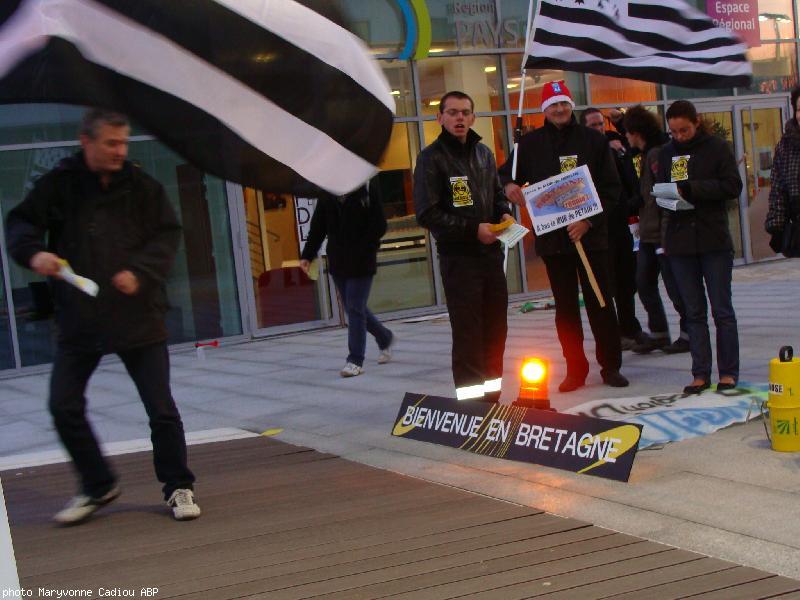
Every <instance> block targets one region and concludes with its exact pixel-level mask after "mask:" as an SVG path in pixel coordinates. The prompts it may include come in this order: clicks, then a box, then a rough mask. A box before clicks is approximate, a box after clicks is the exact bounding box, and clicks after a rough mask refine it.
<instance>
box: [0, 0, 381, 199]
mask: <svg viewBox="0 0 800 600" xmlns="http://www.w3.org/2000/svg"><path fill="white" fill-rule="evenodd" d="M313 1H314V0H305V2H304V3H305V4H309V3H312V2H313ZM0 102H2V103H12V102H65V103H72V104H83V105H95V106H104V107H109V108H114V109H117V110H120V111H122V112H125V113H127V114H128V115H130V116H131V117H132V118H133V119H134V120H135V121H136V122H138V123H139V124H141V125H142V126H143V127H145V128H146V129H147V130H149V131H150V132H152V133H153V134H154V135H156V136H157V137H158V138H159V139H160V140H161V141H162V142H164V143H165V144H167V145H168V146H170V147H171V148H172V149H173V150H175V151H176V152H178V153H179V154H181V155H183V156H184V157H185V158H186V159H187V160H189V161H190V162H192V163H194V164H195V165H196V166H198V167H199V168H201V169H203V170H205V171H207V172H209V173H212V174H215V175H218V176H220V177H223V178H225V179H228V180H231V181H236V182H239V183H243V184H245V185H250V186H255V187H260V188H263V189H268V190H271V191H286V192H290V191H292V190H294V189H296V187H297V186H298V184H301V183H302V184H303V185H306V184H305V182H310V183H312V184H314V185H316V186H319V187H321V188H324V189H326V190H329V191H331V192H333V193H335V194H343V193H345V192H348V191H350V190H352V189H354V188H356V187H358V186H359V185H361V184H362V183H364V182H365V181H366V180H367V179H369V177H371V176H372V175H373V174H374V173H375V172H376V170H377V167H376V165H377V164H378V162H379V161H380V158H381V156H382V154H383V151H384V149H385V147H386V144H387V143H388V140H389V136H390V135H391V127H392V118H393V111H394V99H393V98H392V96H391V93H390V89H389V86H388V84H387V82H386V79H385V77H384V76H383V74H382V72H381V70H380V68H379V67H378V65H377V63H376V62H375V61H374V60H373V59H372V58H371V57H370V56H369V53H368V50H367V49H366V47H365V46H364V45H363V44H362V43H361V41H360V40H358V39H357V38H356V37H355V36H353V35H352V34H351V33H349V32H348V31H347V30H345V29H344V28H342V27H341V26H340V25H338V24H336V23H334V22H333V21H331V20H328V19H327V18H325V17H323V16H322V15H321V14H319V13H318V12H316V11H314V10H312V9H311V8H309V7H308V6H304V5H303V4H300V3H298V2H296V1H295V0H3V2H0Z"/></svg>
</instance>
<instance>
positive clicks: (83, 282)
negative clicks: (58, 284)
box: [58, 259, 100, 297]
mask: <svg viewBox="0 0 800 600" xmlns="http://www.w3.org/2000/svg"><path fill="white" fill-rule="evenodd" d="M59 262H60V263H61V270H60V271H59V272H58V274H59V275H60V276H61V279H63V280H64V281H66V282H67V283H71V284H72V285H74V286H75V287H76V288H78V289H79V290H80V291H82V292H84V293H85V294H89V295H90V296H92V297H94V296H97V292H98V291H100V288H99V287H98V285H97V284H96V283H95V282H94V281H92V280H91V279H87V278H86V277H81V276H80V275H76V274H75V271H73V270H72V267H70V266H69V263H68V262H67V261H65V260H63V259H61V260H60V261H59Z"/></svg>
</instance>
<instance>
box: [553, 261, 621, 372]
mask: <svg viewBox="0 0 800 600" xmlns="http://www.w3.org/2000/svg"><path fill="white" fill-rule="evenodd" d="M586 255H587V257H588V259H589V264H590V265H591V267H592V271H594V276H595V278H596V279H597V284H598V286H599V287H600V291H601V292H602V293H603V296H604V298H605V301H606V306H605V308H600V304H599V303H598V301H597V298H596V297H595V294H594V291H593V290H592V287H591V284H590V283H589V279H588V277H587V275H586V270H585V269H584V268H583V264H582V263H581V259H580V257H579V256H578V255H577V254H563V255H555V256H544V257H542V258H543V259H544V264H545V267H546V268H547V276H548V277H549V278H550V287H551V289H552V291H553V298H554V299H555V302H556V331H557V332H558V340H559V342H561V351H562V352H563V354H564V358H565V359H566V361H567V373H568V374H569V375H573V376H575V377H585V376H586V374H587V373H588V372H589V361H588V360H587V359H586V354H585V353H584V351H583V326H582V324H581V313H580V304H579V302H578V280H580V285H581V290H582V291H583V301H584V305H585V306H586V314H587V315H588V316H589V325H590V327H591V328H592V333H593V334H594V339H595V352H596V355H597V362H598V363H599V364H600V367H601V371H600V372H601V374H606V373H609V372H612V371H618V370H619V368H620V367H621V366H622V351H621V350H620V340H619V327H618V325H617V316H616V315H615V314H614V305H613V303H611V302H610V301H609V299H610V296H609V293H608V291H609V285H608V253H607V252H604V251H593V252H587V253H586Z"/></svg>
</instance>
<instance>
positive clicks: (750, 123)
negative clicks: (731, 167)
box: [738, 103, 784, 262]
mask: <svg viewBox="0 0 800 600" xmlns="http://www.w3.org/2000/svg"><path fill="white" fill-rule="evenodd" d="M738 110H739V114H740V116H741V122H742V125H741V130H742V142H743V146H744V161H743V162H744V170H745V186H744V187H745V193H746V197H745V198H744V199H743V201H742V214H743V216H744V219H743V223H742V226H743V229H744V232H745V236H744V237H745V242H746V244H745V248H746V258H747V262H751V261H758V260H763V259H766V258H773V257H774V256H775V253H774V252H773V251H772V249H771V248H770V247H769V235H767V232H766V231H765V230H764V221H765V219H766V216H767V209H768V207H769V192H770V188H771V182H770V174H771V170H772V160H773V156H774V153H775V146H776V144H777V143H778V142H779V141H780V139H781V132H782V130H783V123H784V117H783V104H782V103H781V104H775V105H773V106H760V105H759V106H745V107H739V108H738Z"/></svg>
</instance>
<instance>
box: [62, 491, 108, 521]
mask: <svg viewBox="0 0 800 600" xmlns="http://www.w3.org/2000/svg"><path fill="white" fill-rule="evenodd" d="M121 494H122V490H121V489H119V488H115V489H113V490H111V491H110V492H108V493H107V494H106V495H105V496H104V497H103V498H102V499H101V500H100V501H99V502H97V503H96V504H92V505H91V508H92V510H90V511H89V512H88V513H86V515H84V516H82V517H80V518H78V519H63V518H62V519H59V518H58V513H56V515H55V516H54V517H53V521H54V522H55V523H56V524H57V525H59V526H61V527H70V526H72V525H80V524H81V523H85V522H86V521H88V520H89V518H90V517H91V516H92V515H93V514H94V513H96V512H97V511H98V510H100V509H101V508H103V507H104V506H108V505H109V504H111V503H112V502H113V501H114V500H116V499H117V498H119V497H120V495H121Z"/></svg>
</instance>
